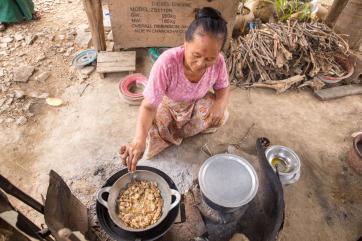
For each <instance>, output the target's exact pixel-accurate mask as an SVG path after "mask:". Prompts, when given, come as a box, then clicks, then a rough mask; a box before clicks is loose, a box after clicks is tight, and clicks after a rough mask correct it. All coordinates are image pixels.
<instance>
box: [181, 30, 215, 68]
mask: <svg viewBox="0 0 362 241" xmlns="http://www.w3.org/2000/svg"><path fill="white" fill-rule="evenodd" d="M221 45H222V43H221V41H220V40H219V39H217V38H215V37H212V36H209V35H207V34H206V35H199V34H196V35H195V36H194V39H193V40H192V41H191V42H187V41H186V42H185V64H186V67H187V68H188V69H189V70H190V71H191V72H192V73H195V74H200V73H203V72H204V71H205V70H206V68H208V67H210V66H211V65H213V64H214V63H215V62H216V60H217V57H218V56H219V52H220V50H221Z"/></svg>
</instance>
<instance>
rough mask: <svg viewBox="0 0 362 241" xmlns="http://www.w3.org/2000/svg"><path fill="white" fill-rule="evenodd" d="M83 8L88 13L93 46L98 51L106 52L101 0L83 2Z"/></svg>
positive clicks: (85, 0) (84, 0)
mask: <svg viewBox="0 0 362 241" xmlns="http://www.w3.org/2000/svg"><path fill="white" fill-rule="evenodd" d="M83 6H84V9H85V11H86V13H87V17H88V22H89V28H90V30H91V33H92V41H93V46H94V48H95V49H96V50H97V51H105V50H106V38H105V34H104V26H103V9H102V3H101V0H83Z"/></svg>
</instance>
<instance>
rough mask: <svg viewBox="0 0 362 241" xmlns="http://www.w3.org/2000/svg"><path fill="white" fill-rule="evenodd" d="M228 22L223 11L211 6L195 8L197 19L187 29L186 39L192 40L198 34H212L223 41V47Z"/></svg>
mask: <svg viewBox="0 0 362 241" xmlns="http://www.w3.org/2000/svg"><path fill="white" fill-rule="evenodd" d="M226 25H227V22H226V21H225V19H224V18H223V17H222V16H221V13H220V12H219V11H218V10H216V9H214V8H210V7H204V8H201V9H195V19H194V21H192V23H191V24H190V26H189V27H188V28H187V30H186V34H185V35H186V36H185V39H186V41H187V42H191V41H192V40H193V39H194V36H195V33H196V34H201V35H202V34H212V35H213V36H214V37H216V38H219V39H220V40H221V41H222V48H223V47H224V44H225V42H226V37H227V26H226Z"/></svg>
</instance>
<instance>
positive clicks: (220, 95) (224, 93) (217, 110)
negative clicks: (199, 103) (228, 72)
mask: <svg viewBox="0 0 362 241" xmlns="http://www.w3.org/2000/svg"><path fill="white" fill-rule="evenodd" d="M229 94H230V87H229V86H228V87H226V88H222V89H218V90H215V101H214V104H213V105H212V106H211V107H210V109H209V112H208V114H207V115H206V116H205V121H206V126H207V127H208V128H210V127H218V126H220V125H221V121H222V119H223V118H224V114H225V110H226V106H227V104H228V102H229Z"/></svg>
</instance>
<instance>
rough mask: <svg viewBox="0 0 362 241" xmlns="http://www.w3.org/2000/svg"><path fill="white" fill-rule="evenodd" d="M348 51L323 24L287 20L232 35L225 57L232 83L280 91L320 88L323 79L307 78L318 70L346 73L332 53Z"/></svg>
mask: <svg viewBox="0 0 362 241" xmlns="http://www.w3.org/2000/svg"><path fill="white" fill-rule="evenodd" d="M348 52H349V49H348V44H347V43H346V41H345V40H343V38H342V37H340V36H339V35H337V34H336V33H335V32H333V30H331V29H330V28H329V27H328V26H327V25H325V24H322V23H315V22H313V23H300V22H286V23H269V24H265V25H263V26H262V28H261V29H256V30H252V31H251V32H250V33H249V34H248V35H246V36H245V37H241V36H240V37H239V38H237V39H234V40H233V41H232V43H231V46H230V49H229V51H228V53H227V56H226V57H227V66H228V70H229V75H230V80H231V82H232V83H233V84H235V85H237V86H255V87H268V86H269V87H270V88H273V89H276V90H277V91H279V92H283V91H285V90H286V89H288V88H289V87H292V86H305V85H310V86H312V87H314V88H316V89H318V88H321V86H322V87H323V84H322V83H316V81H310V80H311V79H313V78H314V77H316V76H317V75H319V74H323V75H327V76H332V77H341V76H343V75H345V74H346V71H345V70H344V69H343V67H342V66H340V64H339V63H338V62H337V61H336V58H335V57H336V56H342V57H346V56H348ZM278 81H280V82H279V83H280V84H279V85H278ZM317 82H318V81H317ZM286 87H287V88H286Z"/></svg>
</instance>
